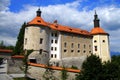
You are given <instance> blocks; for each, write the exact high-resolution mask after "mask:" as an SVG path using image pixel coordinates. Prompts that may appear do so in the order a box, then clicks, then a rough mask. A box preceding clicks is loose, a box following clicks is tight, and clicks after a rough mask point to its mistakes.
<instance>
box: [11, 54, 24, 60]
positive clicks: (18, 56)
mask: <svg viewBox="0 0 120 80" xmlns="http://www.w3.org/2000/svg"><path fill="white" fill-rule="evenodd" d="M12 58H17V59H23V58H24V56H21V55H15V56H12Z"/></svg>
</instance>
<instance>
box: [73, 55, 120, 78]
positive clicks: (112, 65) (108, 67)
mask: <svg viewBox="0 0 120 80" xmlns="http://www.w3.org/2000/svg"><path fill="white" fill-rule="evenodd" d="M119 73H120V56H112V59H111V61H108V62H104V63H102V62H101V60H100V58H99V57H97V56H95V55H91V56H90V57H88V58H87V59H86V61H84V63H83V65H82V69H81V72H80V73H79V74H77V75H76V79H75V80H119V79H120V74H119Z"/></svg>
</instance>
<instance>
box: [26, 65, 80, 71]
mask: <svg viewBox="0 0 120 80" xmlns="http://www.w3.org/2000/svg"><path fill="white" fill-rule="evenodd" d="M28 64H29V65H31V66H36V67H42V68H47V65H44V64H36V63H28ZM49 68H51V69H54V70H60V71H61V70H63V68H62V67H57V66H49ZM65 70H67V71H69V72H74V73H79V72H80V70H79V69H71V68H65Z"/></svg>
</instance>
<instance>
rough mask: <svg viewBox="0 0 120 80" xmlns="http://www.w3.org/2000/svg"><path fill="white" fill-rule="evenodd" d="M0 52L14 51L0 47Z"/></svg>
mask: <svg viewBox="0 0 120 80" xmlns="http://www.w3.org/2000/svg"><path fill="white" fill-rule="evenodd" d="M0 52H3V53H12V52H13V51H12V50H9V49H0Z"/></svg>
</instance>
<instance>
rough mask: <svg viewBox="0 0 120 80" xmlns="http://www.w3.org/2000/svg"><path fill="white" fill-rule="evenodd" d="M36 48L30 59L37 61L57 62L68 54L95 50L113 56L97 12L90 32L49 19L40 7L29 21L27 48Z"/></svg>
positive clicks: (104, 56) (26, 39)
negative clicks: (50, 21) (44, 18)
mask: <svg viewBox="0 0 120 80" xmlns="http://www.w3.org/2000/svg"><path fill="white" fill-rule="evenodd" d="M30 49H33V50H34V51H33V52H32V54H30V56H29V59H30V61H33V62H35V63H41V64H47V63H48V62H49V61H50V62H53V63H54V64H56V65H59V64H58V62H59V61H61V60H64V59H67V58H77V57H82V56H89V55H91V54H95V55H97V56H99V57H100V58H101V60H102V62H104V61H108V60H110V59H111V58H110V50H109V34H108V33H106V32H105V31H104V30H103V29H102V28H101V27H100V24H99V19H98V15H97V14H96V12H95V15H94V28H93V29H92V30H91V31H90V32H89V31H86V30H82V29H79V28H74V27H69V26H64V25H61V24H59V23H58V22H57V20H55V21H54V22H53V23H49V22H46V21H44V20H43V19H42V17H41V10H40V9H38V11H36V17H35V18H34V19H33V20H31V21H30V22H28V23H27V24H26V28H25V35H24V50H30Z"/></svg>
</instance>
